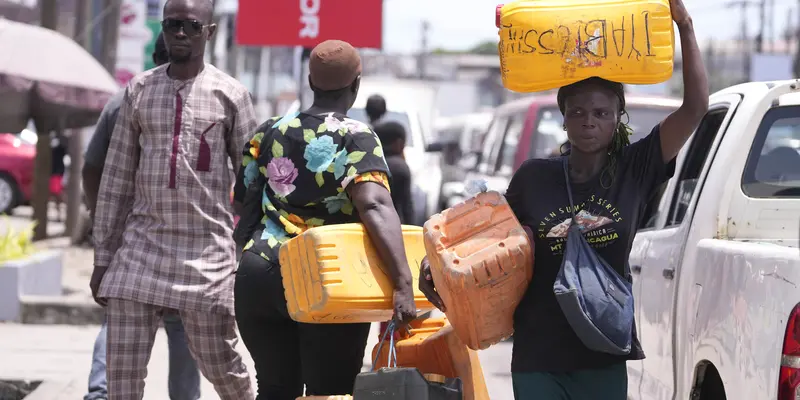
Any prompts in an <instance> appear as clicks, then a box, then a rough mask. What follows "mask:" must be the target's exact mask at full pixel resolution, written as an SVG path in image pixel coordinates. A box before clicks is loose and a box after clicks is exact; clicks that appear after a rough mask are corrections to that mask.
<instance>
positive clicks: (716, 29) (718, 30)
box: [384, 0, 798, 53]
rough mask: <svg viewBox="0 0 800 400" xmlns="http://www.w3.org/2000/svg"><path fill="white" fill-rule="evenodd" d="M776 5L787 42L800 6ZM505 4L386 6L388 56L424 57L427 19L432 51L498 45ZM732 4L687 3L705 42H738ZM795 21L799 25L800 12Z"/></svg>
mask: <svg viewBox="0 0 800 400" xmlns="http://www.w3.org/2000/svg"><path fill="white" fill-rule="evenodd" d="M773 1H774V4H775V34H776V36H779V35H780V36H779V37H782V35H783V30H784V27H785V26H786V20H787V16H788V12H789V9H796V7H797V4H798V2H797V0H773ZM506 2H508V1H506ZM501 3H503V0H385V5H384V13H385V15H384V21H385V26H384V44H385V46H386V50H387V51H388V52H391V53H411V52H416V51H418V50H419V49H420V37H421V31H422V28H421V23H422V20H423V19H427V20H428V21H429V22H430V24H431V29H430V33H429V36H428V37H429V46H430V47H431V48H435V47H444V48H448V49H465V48H469V47H471V46H472V45H473V44H475V43H478V42H480V41H482V40H486V39H494V38H496V37H497V28H495V8H496V7H497V5H498V4H501ZM726 3H728V0H684V4H686V7H687V8H688V9H689V12H690V13H691V14H692V17H693V19H694V23H695V30H696V32H697V35H698V36H699V37H700V38H701V40H702V39H705V38H709V37H714V38H720V39H722V38H734V37H738V35H739V26H740V18H741V16H740V15H741V14H740V13H741V11H740V9H739V8H735V9H731V8H727V7H726V6H725V4H726ZM748 15H749V16H750V20H749V24H750V33H751V34H755V33H756V31H757V29H758V24H759V12H758V9H757V7H751V8H750V10H749V11H748ZM768 18H769V16H768ZM793 18H794V20H795V21H797V12H796V11H794V14H793Z"/></svg>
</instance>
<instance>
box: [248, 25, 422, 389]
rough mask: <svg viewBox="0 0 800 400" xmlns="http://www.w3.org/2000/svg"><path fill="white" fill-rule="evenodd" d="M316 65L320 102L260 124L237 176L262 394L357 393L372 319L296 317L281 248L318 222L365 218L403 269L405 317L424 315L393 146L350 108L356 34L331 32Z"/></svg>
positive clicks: (312, 67) (392, 262) (398, 302)
mask: <svg viewBox="0 0 800 400" xmlns="http://www.w3.org/2000/svg"><path fill="white" fill-rule="evenodd" d="M309 72H310V73H309V83H310V86H311V88H312V90H313V91H314V103H313V104H312V106H311V108H309V109H308V110H305V111H303V112H300V113H296V114H291V115H286V116H284V117H283V118H273V119H271V120H268V121H267V122H266V123H264V124H263V125H261V127H260V128H259V129H258V130H257V131H256V132H257V133H255V135H254V136H253V139H252V140H251V141H250V142H249V143H248V144H247V145H246V147H245V148H244V151H243V155H244V156H245V160H244V164H243V165H245V167H244V168H243V169H242V170H240V175H239V178H237V180H236V190H235V199H236V201H238V202H241V203H242V210H243V212H242V218H241V220H240V221H239V225H238V226H237V234H236V238H237V242H239V243H242V242H243V240H242V239H243V238H244V239H245V240H247V242H246V243H244V252H243V254H242V258H241V262H240V264H239V270H238V271H237V273H236V292H235V297H236V321H237V323H238V324H239V330H240V332H241V334H242V339H243V340H244V344H245V345H246V346H247V349H248V350H249V351H250V355H251V356H252V357H253V361H254V362H255V367H256V378H257V380H258V399H259V400H261V399H263V400H294V399H296V398H297V397H300V396H302V395H303V386H304V385H305V394H306V396H329V395H346V394H350V393H352V392H353V385H354V383H355V379H356V376H357V375H358V373H359V372H360V371H361V367H362V364H363V359H364V348H365V347H366V344H367V337H368V336H369V330H370V324H306V323H299V322H295V321H293V320H292V319H291V318H290V317H289V313H288V310H287V306H286V297H285V294H284V290H283V284H282V281H281V273H280V265H279V258H278V250H279V249H280V245H281V243H284V242H286V241H287V240H289V238H291V237H294V236H296V235H298V234H300V233H302V232H304V231H306V230H307V229H309V228H312V227H315V226H321V225H332V224H344V223H354V222H361V223H363V224H364V227H365V228H366V231H367V234H368V235H369V238H370V239H371V240H372V242H373V243H374V244H375V248H376V249H377V251H378V254H379V256H380V257H381V259H382V260H383V261H384V262H385V265H387V269H388V273H389V275H390V276H391V278H392V283H393V284H394V317H395V319H396V320H397V321H398V322H400V323H401V324H406V323H408V322H410V320H411V319H413V318H414V317H415V316H416V308H415V306H414V294H413V287H412V283H411V282H412V280H411V270H410V269H409V267H408V260H406V255H405V254H406V253H405V249H404V245H403V235H402V233H401V230H400V219H399V218H398V216H397V212H396V211H395V209H394V207H393V205H392V198H391V195H390V193H389V183H388V178H387V173H388V168H387V166H386V161H385V160H384V158H383V149H382V148H381V145H380V142H379V141H378V139H377V137H376V136H375V133H374V132H373V131H372V130H371V129H370V128H369V127H368V126H367V125H366V124H364V123H362V122H359V121H356V120H353V119H350V118H347V117H346V113H347V111H348V110H349V109H350V108H351V107H352V106H353V102H354V101H355V99H356V95H357V94H358V88H359V83H360V80H361V58H360V57H359V55H358V52H357V51H356V50H355V49H354V48H353V46H351V45H350V44H348V43H346V42H342V41H338V40H330V41H325V42H322V43H320V44H319V45H318V46H317V47H315V48H314V50H312V51H311V58H310V59H309ZM262 207H263V208H262ZM262 210H264V211H263V212H262ZM262 217H263V220H262ZM262 221H263V222H262ZM240 228H241V229H245V230H246V231H245V232H240Z"/></svg>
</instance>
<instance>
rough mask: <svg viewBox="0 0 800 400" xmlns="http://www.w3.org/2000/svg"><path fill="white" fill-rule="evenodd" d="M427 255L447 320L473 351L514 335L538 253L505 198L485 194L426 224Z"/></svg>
mask: <svg viewBox="0 0 800 400" xmlns="http://www.w3.org/2000/svg"><path fill="white" fill-rule="evenodd" d="M424 229H425V250H426V252H427V254H428V260H429V261H430V264H431V275H432V277H433V283H434V285H436V290H437V292H438V293H439V295H440V296H441V297H442V301H444V304H445V306H446V307H447V312H445V315H447V319H448V320H449V321H450V323H451V324H452V325H453V328H454V329H455V331H456V333H457V334H458V336H459V337H460V338H461V340H463V341H464V343H465V344H466V345H467V346H468V347H469V348H470V349H473V350H483V349H486V348H488V347H489V346H491V345H493V344H495V343H498V342H500V341H502V340H504V339H506V338H508V337H510V336H511V335H512V334H513V333H514V323H513V317H514V311H515V310H516V308H517V305H518V304H519V302H520V301H521V300H522V296H523V295H524V294H525V291H526V290H527V289H528V284H529V283H530V281H531V278H532V277H533V250H532V247H531V241H530V239H529V237H528V234H527V233H526V232H525V230H524V229H523V227H522V225H520V223H519V221H518V220H517V217H516V216H515V215H514V212H513V211H511V207H510V206H509V205H508V202H507V201H506V199H505V197H503V196H502V195H501V194H500V193H497V192H485V193H480V194H478V195H477V196H475V197H473V198H470V199H468V200H466V201H464V202H463V203H460V204H457V205H455V206H453V207H452V208H449V209H447V210H444V211H442V212H441V213H440V214H436V215H434V216H432V217H431V218H430V219H429V220H428V222H426V223H425V228H424Z"/></svg>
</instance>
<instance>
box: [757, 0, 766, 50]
mask: <svg viewBox="0 0 800 400" xmlns="http://www.w3.org/2000/svg"><path fill="white" fill-rule="evenodd" d="M758 17H759V26H758V36H756V53H757V54H759V53H763V52H764V34H765V32H766V30H767V26H766V24H767V0H761V4H759V6H758Z"/></svg>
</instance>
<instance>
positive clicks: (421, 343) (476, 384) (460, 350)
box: [372, 318, 489, 400]
mask: <svg viewBox="0 0 800 400" xmlns="http://www.w3.org/2000/svg"><path fill="white" fill-rule="evenodd" d="M409 328H410V329H409V331H408V333H407V334H403V335H402V337H401V339H400V340H398V341H397V342H395V348H396V349H397V365H398V366H399V367H407V368H416V369H418V370H419V372H420V373H422V374H423V375H426V376H427V375H431V374H432V375H441V376H444V377H447V378H461V382H462V383H463V384H464V400H489V391H488V389H487V388H486V380H485V379H484V377H483V369H482V368H481V361H480V359H478V352H476V351H474V350H471V349H469V348H468V347H467V346H466V345H465V344H464V342H463V341H461V339H460V338H459V337H458V335H456V334H455V331H454V330H453V327H452V326H451V325H450V324H449V323H448V322H447V318H429V319H421V320H415V321H413V322H411V324H409ZM380 345H381V344H380V342H379V343H377V344H376V345H375V347H374V348H373V349H372V359H373V360H374V359H375V357H376V356H377V357H378V361H377V362H376V364H375V368H376V369H377V368H383V367H386V366H387V364H386V362H387V361H388V357H389V343H388V339H387V342H386V343H384V345H383V348H382V349H381V354H380V355H378V349H379V348H380Z"/></svg>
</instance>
